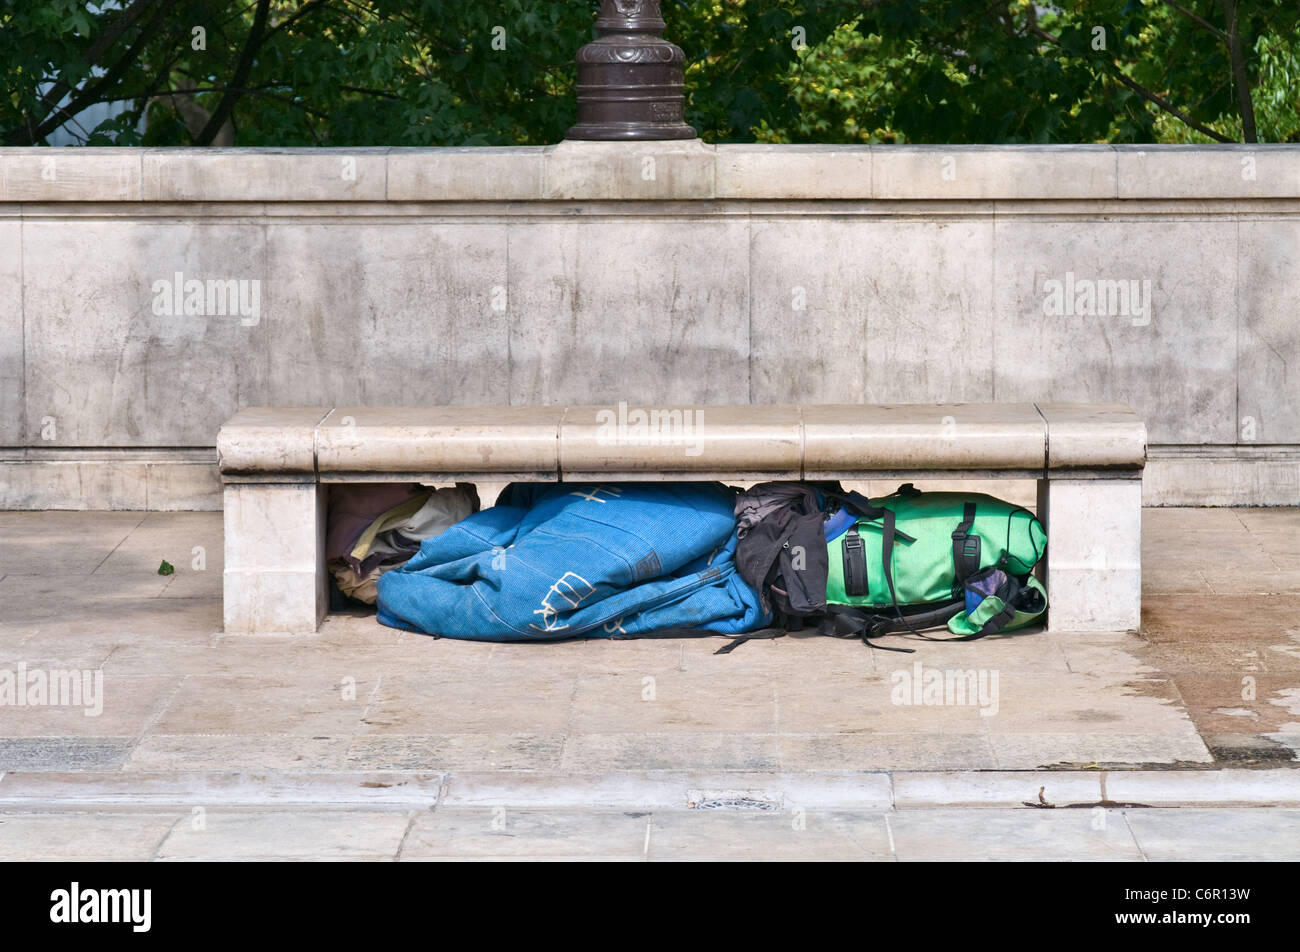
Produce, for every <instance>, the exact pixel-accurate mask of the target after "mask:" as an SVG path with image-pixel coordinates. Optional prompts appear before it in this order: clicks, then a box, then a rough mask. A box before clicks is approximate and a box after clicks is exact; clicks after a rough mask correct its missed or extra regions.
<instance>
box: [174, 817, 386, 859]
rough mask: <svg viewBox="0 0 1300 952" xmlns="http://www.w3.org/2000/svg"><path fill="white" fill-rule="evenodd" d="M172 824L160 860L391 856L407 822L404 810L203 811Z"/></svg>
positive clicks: (363, 857) (367, 857) (376, 857)
mask: <svg viewBox="0 0 1300 952" xmlns="http://www.w3.org/2000/svg"><path fill="white" fill-rule="evenodd" d="M198 820H199V818H198V817H194V818H192V819H190V820H187V821H184V822H182V823H180V824H178V825H177V826H176V828H175V829H173V830H172V831H171V833H170V834H168V836H167V838H166V839H165V840H164V841H163V843H162V845H161V846H160V847H159V848H158V853H157V857H158V859H160V860H182V859H208V860H211V859H214V858H217V857H220V858H221V859H229V860H258V859H271V858H278V859H306V858H310V859H318V860H344V859H352V860H373V859H378V858H392V857H395V856H396V855H397V851H398V849H399V848H400V847H401V844H402V838H403V837H404V836H405V835H406V830H407V827H408V826H409V825H410V816H409V815H408V814H407V813H406V812H399V813H388V812H374V811H367V812H362V811H331V812H320V813H306V812H302V811H300V810H293V811H289V810H283V811H269V810H259V811H248V812H241V811H236V810H229V809H222V810H207V811H205V812H204V814H202V817H201V825H200V824H199V822H198Z"/></svg>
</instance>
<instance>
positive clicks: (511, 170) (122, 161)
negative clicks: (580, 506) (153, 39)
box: [0, 139, 1300, 203]
mask: <svg viewBox="0 0 1300 952" xmlns="http://www.w3.org/2000/svg"><path fill="white" fill-rule="evenodd" d="M1274 198H1300V145H1275V144H1263V145H1214V146H1199V145H1194V146H1178V145H1148V146H1128V145H1119V146H1116V145H1012V146H1006V145H996V146H988V145H963V146H956V145H954V146H948V145H939V146H910V145H904V146H867V145H717V146H714V145H708V144H706V143H703V142H701V141H700V140H698V139H696V140H691V141H680V142H626V143H625V142H574V141H565V142H561V143H559V144H558V145H552V146H517V147H491V146H482V147H458V148H396V147H395V148H358V149H325V148H304V149H279V148H276V149H197V148H170V149H150V148H146V149H137V148H66V149H52V148H39V147H37V148H26V147H24V148H0V203H22V202H242V201H248V202H346V201H358V202H386V201H387V202H475V201H491V202H503V201H506V202H539V201H540V202H548V201H550V202H554V201H610V200H614V201H628V200H631V201H698V200H704V201H718V200H782V199H788V200H809V199H814V200H815V199H831V200H859V201H911V200H927V201H934V200H940V201H943V200H999V199H1000V200H1035V199H1055V200H1062V199H1065V200H1088V199H1092V200H1097V199H1101V200H1126V199H1189V200H1198V201H1204V200H1207V199H1209V200H1213V199H1274Z"/></svg>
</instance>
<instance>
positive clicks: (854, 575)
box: [841, 523, 867, 595]
mask: <svg viewBox="0 0 1300 952" xmlns="http://www.w3.org/2000/svg"><path fill="white" fill-rule="evenodd" d="M841 548H842V550H843V553H844V594H846V595H866V594H867V544H866V543H865V542H863V541H862V536H861V535H859V534H858V527H857V524H856V523H855V524H854V525H853V526H852V527H851V528H850V529H849V531H848V532H846V533H844V541H843V542H842V543H841Z"/></svg>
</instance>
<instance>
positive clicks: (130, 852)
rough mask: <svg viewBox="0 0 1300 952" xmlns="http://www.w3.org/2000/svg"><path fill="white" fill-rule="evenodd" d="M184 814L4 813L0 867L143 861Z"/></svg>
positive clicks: (0, 824)
mask: <svg viewBox="0 0 1300 952" xmlns="http://www.w3.org/2000/svg"><path fill="white" fill-rule="evenodd" d="M185 816H186V814H183V813H181V812H180V811H159V812H154V813H150V812H134V813H106V812H91V813H17V812H11V811H9V810H0V862H14V863H31V862H65V863H102V862H144V861H147V860H149V859H151V858H152V857H153V855H154V852H155V851H156V850H157V849H158V846H159V845H160V844H161V843H162V841H163V839H164V838H165V837H166V836H167V834H168V833H169V832H171V830H172V828H173V827H174V826H175V825H176V824H177V823H178V822H180V821H182V820H183V819H184V817H185Z"/></svg>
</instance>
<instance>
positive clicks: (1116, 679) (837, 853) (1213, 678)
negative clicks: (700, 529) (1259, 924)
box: [0, 509, 1300, 859]
mask: <svg viewBox="0 0 1300 952" xmlns="http://www.w3.org/2000/svg"><path fill="white" fill-rule="evenodd" d="M1296 528H1300V510H1160V509H1149V510H1145V511H1144V563H1143V564H1144V590H1145V595H1144V598H1145V619H1144V628H1143V631H1142V633H1141V634H1140V635H1132V634H1114V635H1102V636H1088V637H1080V636H1069V635H1057V634H1052V635H1048V634H1044V633H1038V634H1024V635H1018V636H1009V637H1003V638H990V639H985V640H982V641H980V642H976V643H971V644H930V643H918V642H905V641H895V642H892V643H900V644H910V645H911V646H914V647H916V648H917V651H916V653H915V654H912V655H904V654H895V653H890V652H880V651H873V650H871V649H868V648H866V647H865V646H863V645H862V644H861V643H857V642H849V641H837V640H834V639H829V638H815V637H814V638H808V637H803V638H800V637H787V638H784V639H779V640H775V641H762V642H752V643H748V644H745V645H743V646H742V647H740V648H739V649H738V650H736V651H734V652H732V653H731V654H728V655H723V656H716V655H714V654H713V651H714V650H716V648H717V647H718V646H719V644H720V642H713V641H712V640H703V641H685V642H635V641H632V642H599V641H593V642H574V643H564V644H553V645H525V646H507V645H486V644H469V643H457V642H450V641H435V640H432V639H428V638H425V637H422V636H418V635H412V634H407V633H401V632H396V631H393V630H390V629H385V628H382V627H380V626H379V625H377V624H376V623H375V622H374V620H373V618H370V617H345V616H338V617H331V618H330V619H329V620H328V621H327V622H326V624H325V625H324V626H323V628H322V631H321V632H320V634H319V635H317V636H315V637H307V638H297V639H288V638H265V637H243V638H240V637H230V636H226V635H224V634H223V633H222V632H221V630H220V627H221V605H220V592H221V521H220V514H217V513H102V512H101V513H94V512H43V513H18V512H5V513H0V604H2V605H3V606H4V609H3V619H2V620H0V674H2V673H3V672H4V671H10V672H14V673H15V674H16V673H17V672H18V671H19V670H22V671H24V672H26V673H28V674H31V673H32V672H36V673H37V680H40V678H45V679H46V681H48V682H49V684H56V683H57V680H58V678H60V677H64V676H65V675H66V674H67V673H69V672H76V673H77V674H78V675H83V676H85V678H86V680H85V681H84V682H83V687H85V688H86V692H85V696H83V697H81V698H80V699H79V701H78V703H59V704H51V703H49V700H50V699H49V698H48V697H46V698H45V699H43V700H42V699H40V698H34V697H31V696H28V697H26V698H25V699H24V700H26V701H28V702H29V703H24V704H21V705H19V704H16V703H13V702H10V703H7V704H5V705H4V706H0V771H3V772H4V774H3V776H0V813H2V814H3V815H2V816H0V856H3V857H5V858H34V857H35V856H36V855H38V854H39V855H48V856H50V857H51V858H52V857H54V856H55V855H61V854H59V851H60V850H62V849H65V848H66V849H67V850H70V851H72V852H73V853H76V854H77V855H78V856H89V855H102V856H119V855H120V856H127V855H129V856H130V858H140V859H148V858H155V859H183V858H197V857H200V856H207V857H216V856H248V855H275V856H286V857H287V856H306V855H310V856H340V857H343V856H356V857H359V858H381V859H391V858H394V857H400V858H403V859H414V858H426V857H427V858H457V857H466V856H480V857H500V856H510V855H519V854H520V853H523V854H527V855H531V856H553V857H581V856H591V857H619V858H630V859H647V858H648V859H657V858H672V857H674V856H681V857H689V858H706V857H723V856H732V855H737V851H739V852H740V853H741V854H743V855H753V856H804V855H807V856H817V857H820V858H840V857H842V858H864V859H869V858H879V859H894V858H898V859H910V858H917V859H921V858H931V857H935V856H938V855H940V854H945V853H946V855H950V856H954V857H956V856H962V857H968V858H979V857H994V856H998V855H1003V854H1007V855H1010V854H1013V853H1016V851H1017V850H1020V851H1021V854H1022V855H1024V856H1026V857H1027V856H1029V855H1031V854H1032V855H1043V856H1045V857H1047V856H1049V855H1050V856H1051V857H1052V858H1078V859H1081V858H1090V857H1091V858H1101V857H1102V856H1107V857H1110V856H1112V855H1113V856H1114V857H1116V858H1133V859H1143V858H1146V859H1158V858H1167V857H1169V858H1172V857H1174V856H1175V855H1183V854H1186V855H1191V854H1195V855H1196V858H1212V857H1214V856H1220V855H1222V856H1227V855H1229V854H1232V853H1233V851H1234V850H1236V851H1237V852H1242V851H1245V852H1247V853H1249V854H1250V855H1251V856H1255V857H1258V858H1261V859H1269V858H1296V857H1295V856H1293V855H1291V854H1290V853H1288V852H1287V850H1288V849H1290V847H1289V846H1288V845H1287V844H1288V843H1296V842H1300V837H1297V836H1295V835H1294V833H1293V832H1291V831H1295V830H1296V829H1297V827H1296V823H1297V820H1296V816H1297V814H1296V811H1295V810H1294V809H1291V808H1292V807H1294V806H1300V795H1297V794H1296V787H1295V780H1293V779H1292V778H1300V773H1293V772H1292V771H1293V770H1294V765H1296V764H1297V760H1296V751H1297V749H1300V700H1298V698H1300V622H1297V621H1296V620H1295V619H1296V617H1297V615H1296V611H1295V609H1296V608H1298V607H1300V571H1297V570H1296V569H1295V568H1294V563H1295V559H1296V557H1297V556H1300V551H1297V550H1296V548H1295V546H1296V543H1295V542H1294V539H1295V538H1296V537H1297V534H1296V532H1295V529H1296ZM162 559H166V560H167V561H168V562H170V563H171V564H172V565H173V566H175V574H173V575H170V576H160V575H158V574H157V569H158V565H159V562H160V561H161V560H162ZM918 666H919V667H918ZM96 679H98V682H97V681H96ZM97 683H98V685H99V687H98V689H96V684H97ZM927 684H928V685H931V686H934V685H938V687H936V688H935V689H934V690H932V691H929V692H927V690H926V689H925V688H926V685H927ZM0 687H2V685H0ZM63 689H64V690H65V691H66V689H67V685H66V684H64V686H63ZM63 700H64V701H68V700H69V698H67V697H65V698H63ZM96 707H98V708H99V709H98V710H97V711H96V710H95V709H96ZM1260 768H1271V769H1260ZM369 783H373V784H376V786H364V785H365V784H369ZM353 788H356V790H361V791H363V792H364V791H369V792H370V793H369V794H364V795H363V794H357V793H355V791H354V792H348V791H351V790H353ZM1040 788H1041V790H1040ZM240 791H242V792H240ZM393 791H397V793H394V792H393ZM475 791H477V793H476V792H475ZM367 796H368V797H369V799H367ZM376 796H379V797H380V800H376V799H375V797H376ZM383 797H389V798H390V799H382V798H383ZM403 797H405V798H406V799H403ZM692 804H693V805H692ZM1026 804H1033V805H1026ZM1129 804H1134V805H1132V806H1129ZM1138 804H1140V805H1138ZM1242 804H1248V805H1249V806H1242ZM196 810H197V811H199V812H198V813H196V812H195V811H196ZM796 811H803V812H802V813H797V812H796ZM629 814H635V815H634V816H631V815H629ZM503 816H504V818H505V819H504V820H503V819H502V817H503ZM1198 816H1199V817H1200V819H1196V817H1198ZM101 820H102V823H101V822H100V821H101ZM200 820H201V822H200ZM196 822H200V825H199V826H198V827H196V826H195V823H196ZM502 822H504V823H505V827H501V826H500V824H501V823H502ZM493 823H496V824H497V827H494V826H493V825H492V824H493ZM511 823H516V824H517V825H516V826H513V827H512V826H511V825H510V824H511ZM800 823H802V824H803V829H798V828H797V826H798V825H799V824H800ZM1093 824H1100V826H1099V828H1098V829H1093V828H1092V826H1093ZM268 830H269V831H277V832H276V833H275V835H270V834H268V833H267V831H268ZM508 830H509V831H513V832H507V831H508ZM96 831H98V832H96ZM945 831H946V832H945ZM787 833H789V834H798V835H792V836H789V837H787V836H786V834H787ZM882 837H883V839H882ZM891 837H892V844H891ZM647 842H648V843H649V845H648V846H647V845H646V843H647ZM60 843H64V844H66V846H59V845H58V844H60ZM259 844H261V845H260V846H259ZM882 844H883V845H882ZM1014 844H1020V845H1019V846H1015V845H1014ZM272 846H273V847H274V849H272V850H271V853H265V852H263V853H262V854H257V853H256V850H257V849H262V850H264V851H265V850H266V849H271V847H272ZM1008 851H1009V852H1008Z"/></svg>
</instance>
